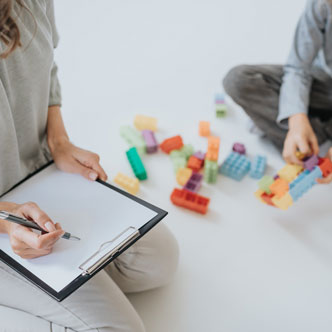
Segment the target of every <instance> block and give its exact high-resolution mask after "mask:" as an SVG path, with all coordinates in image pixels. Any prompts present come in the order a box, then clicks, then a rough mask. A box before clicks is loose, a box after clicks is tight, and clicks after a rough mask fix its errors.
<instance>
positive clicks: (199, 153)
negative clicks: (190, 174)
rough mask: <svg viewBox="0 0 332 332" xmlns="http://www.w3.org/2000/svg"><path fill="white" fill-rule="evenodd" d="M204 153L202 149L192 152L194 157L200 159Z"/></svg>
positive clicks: (202, 158) (203, 157)
mask: <svg viewBox="0 0 332 332" xmlns="http://www.w3.org/2000/svg"><path fill="white" fill-rule="evenodd" d="M205 155H206V154H205V153H204V152H202V151H197V152H195V153H194V157H196V158H197V159H200V160H204V159H205Z"/></svg>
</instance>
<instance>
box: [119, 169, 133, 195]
mask: <svg viewBox="0 0 332 332" xmlns="http://www.w3.org/2000/svg"><path fill="white" fill-rule="evenodd" d="M114 182H115V183H116V184H118V185H119V186H120V187H122V188H123V189H124V190H126V191H128V192H129V193H130V194H132V195H136V194H137V192H138V190H139V181H138V180H137V179H136V178H135V179H134V178H131V177H129V176H127V175H124V174H122V173H118V174H117V175H116V177H115V178H114Z"/></svg>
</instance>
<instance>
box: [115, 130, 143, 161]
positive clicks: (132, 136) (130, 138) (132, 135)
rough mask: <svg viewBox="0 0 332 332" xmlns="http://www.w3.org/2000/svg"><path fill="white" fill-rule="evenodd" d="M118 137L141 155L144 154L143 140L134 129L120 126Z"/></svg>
mask: <svg viewBox="0 0 332 332" xmlns="http://www.w3.org/2000/svg"><path fill="white" fill-rule="evenodd" d="M120 135H121V137H122V138H123V139H124V140H125V141H126V142H127V143H128V144H129V145H130V146H134V147H136V149H137V151H138V152H139V153H140V154H141V155H142V154H144V153H145V152H146V145H145V142H144V139H143V137H142V135H141V133H139V132H137V131H136V130H135V129H134V128H131V127H130V126H122V127H121V128H120Z"/></svg>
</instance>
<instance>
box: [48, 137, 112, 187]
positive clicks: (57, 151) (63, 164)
mask: <svg viewBox="0 0 332 332" xmlns="http://www.w3.org/2000/svg"><path fill="white" fill-rule="evenodd" d="M49 146H50V150H51V153H52V156H53V159H54V162H55V164H56V165H57V167H58V168H59V169H61V170H62V171H64V172H68V173H77V174H81V175H82V176H84V177H85V178H87V179H89V180H92V181H94V180H96V179H97V178H100V179H101V180H103V181H106V180H107V175H106V173H105V171H104V170H103V168H102V167H101V166H100V164H99V156H98V155H97V154H96V153H93V152H90V151H87V150H83V149H80V148H78V147H76V146H75V145H73V144H72V143H70V142H69V140H68V139H67V138H64V139H63V140H61V141H58V142H57V143H55V144H49Z"/></svg>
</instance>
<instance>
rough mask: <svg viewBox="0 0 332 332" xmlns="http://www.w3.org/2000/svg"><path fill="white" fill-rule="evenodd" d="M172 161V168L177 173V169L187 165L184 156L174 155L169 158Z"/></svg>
mask: <svg viewBox="0 0 332 332" xmlns="http://www.w3.org/2000/svg"><path fill="white" fill-rule="evenodd" d="M171 160H172V163H173V169H174V172H175V173H177V171H178V170H179V169H180V168H184V167H186V166H187V160H186V158H184V157H176V158H171Z"/></svg>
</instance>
